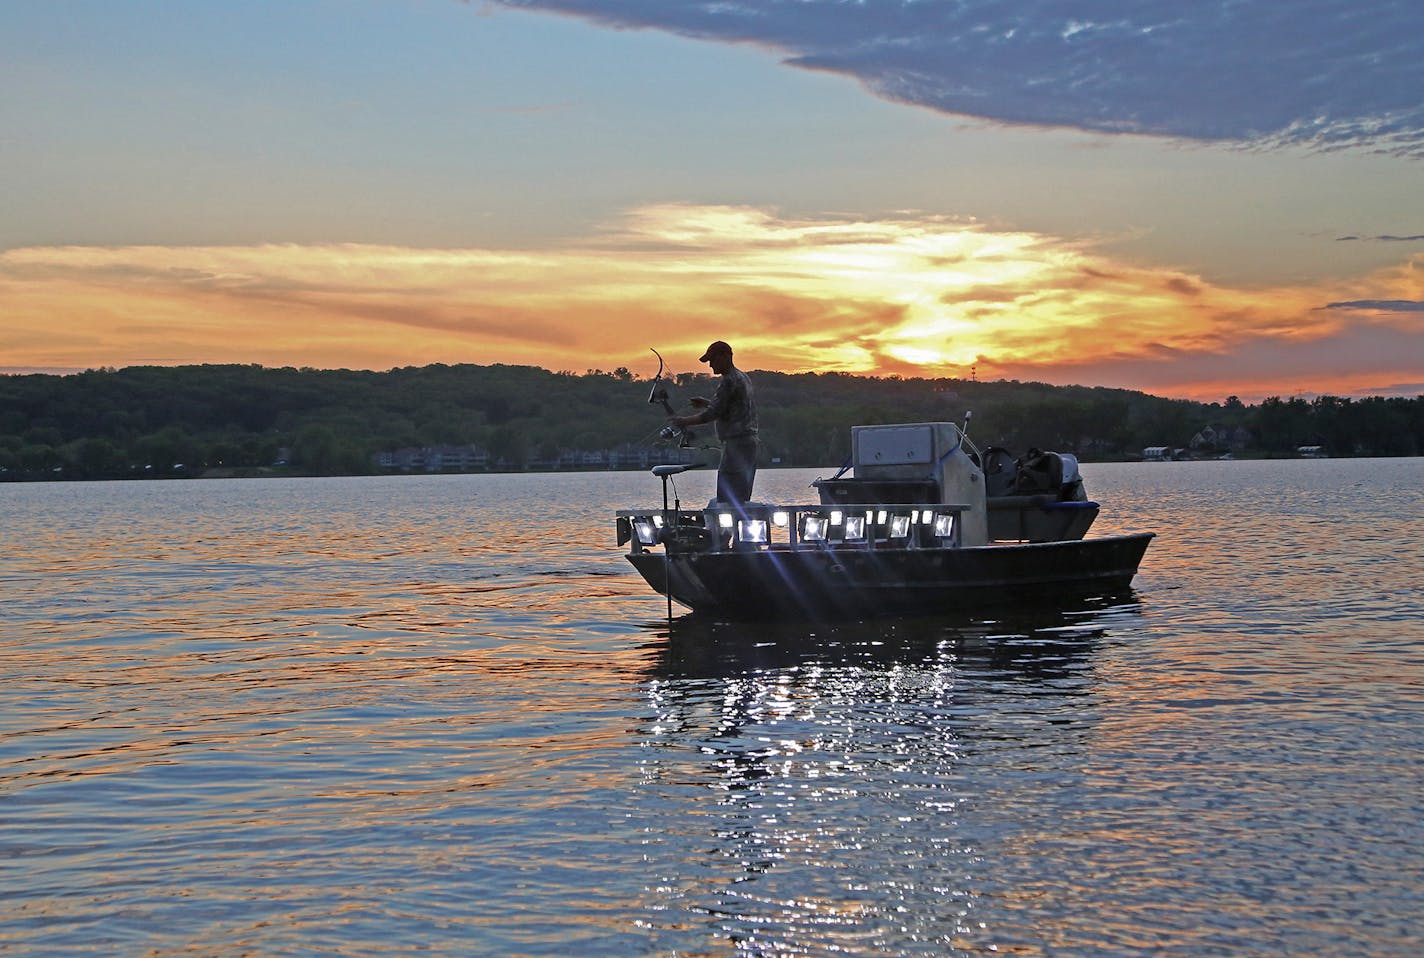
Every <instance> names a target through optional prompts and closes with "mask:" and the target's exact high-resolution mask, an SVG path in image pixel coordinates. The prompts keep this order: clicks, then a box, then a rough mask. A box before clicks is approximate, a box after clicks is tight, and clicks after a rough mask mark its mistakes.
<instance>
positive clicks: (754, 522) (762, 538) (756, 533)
mask: <svg viewBox="0 0 1424 958" xmlns="http://www.w3.org/2000/svg"><path fill="white" fill-rule="evenodd" d="M737 539H738V540H740V541H741V542H759V543H764V542H766V520H765V519H743V520H742V521H741V522H739V523H737Z"/></svg>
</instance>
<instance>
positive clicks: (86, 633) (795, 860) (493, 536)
mask: <svg viewBox="0 0 1424 958" xmlns="http://www.w3.org/2000/svg"><path fill="white" fill-rule="evenodd" d="M831 471H833V470H823V471H821V473H819V474H827V475H828V474H829V473H830V472H831ZM1084 472H1085V475H1086V478H1087V481H1088V484H1089V492H1090V494H1091V495H1092V497H1093V498H1096V499H1099V500H1100V501H1102V502H1103V504H1104V513H1103V516H1102V517H1101V518H1100V519H1099V522H1098V526H1097V527H1096V529H1095V531H1096V532H1127V531H1139V530H1151V531H1156V532H1157V533H1158V538H1157V539H1156V540H1155V541H1154V543H1153V545H1152V547H1151V548H1150V549H1149V550H1148V553H1147V558H1146V560H1145V562H1144V564H1143V567H1142V571H1141V574H1140V575H1139V576H1138V578H1137V580H1136V589H1135V594H1134V595H1132V596H1131V597H1129V598H1127V599H1121V598H1120V599H1118V600H1115V601H1112V602H1106V601H1100V602H1096V603H1082V602H1080V603H1078V604H1076V605H1073V606H1069V607H1057V608H1053V607H1050V608H1037V609H1034V608H1027V609H1022V610H1015V611H1012V612H1008V613H1005V612H998V613H995V614H994V615H992V616H978V617H970V616H966V617H964V618H962V619H958V620H945V619H936V620H923V619H917V620H910V621H890V622H875V623H868V624H862V623H847V624H844V625H842V626H840V627H834V628H825V627H814V628H812V627H808V626H798V625H794V624H783V625H778V626H765V625H723V624H717V623H702V622H697V621H693V620H691V619H686V618H678V619H675V620H674V621H673V622H672V623H671V624H669V622H668V621H667V620H666V618H665V607H664V601H663V599H662V597H660V596H657V595H655V594H654V593H652V592H651V591H649V590H647V589H646V587H645V586H644V585H643V584H642V582H641V580H640V579H639V578H638V577H637V575H636V574H635V573H634V572H633V570H632V568H631V566H629V565H628V564H627V563H626V562H625V561H624V560H623V559H622V557H621V551H620V550H619V549H618V548H616V547H615V545H614V530H613V520H612V511H613V510H614V509H616V508H620V507H632V506H637V505H643V504H645V503H648V502H654V501H657V502H660V501H661V494H660V490H659V485H658V483H657V481H656V480H655V479H653V478H652V477H651V476H649V475H647V474H644V473H633V474H630V473H619V474H577V475H529V476H450V477H401V478H361V479H309V480H266V481H259V480H247V481H202V482H134V483H73V484H69V483H65V484H33V485H18V484H0V540H3V541H0V546H3V548H0V598H3V604H0V677H3V683H0V952H3V953H5V954H14V955H30V954H65V955H73V954H99V955H151V956H166V955H218V956H225V955H383V954H391V955H407V954H414V953H434V954H447V955H486V954H487V955H555V954H557V955H618V956H622V955H703V956H705V955H734V954H743V955H817V956H819V955H867V956H868V955H876V956H878V955H952V954H974V955H977V954H990V953H997V954H1016V955H1053V956H1065V955H1085V956H1086V955H1092V956H1101V955H1141V954H1147V953H1151V954H1156V955H1182V956H1187V955H1190V956H1201V955H1263V956H1264V955H1281V954H1301V955H1304V954H1309V955H1350V956H1383V955H1391V956H1393V955H1398V956H1404V955H1413V954H1417V953H1419V952H1420V949H1421V948H1424V763H1421V755H1424V600H1422V599H1421V597H1424V545H1421V544H1422V543H1424V460H1421V459H1409V460H1323V461H1291V462H1221V463H1150V464H1147V463H1144V464H1113V465H1088V466H1085V467H1084ZM816 475H818V472H817V471H799V470H798V471H782V472H764V473H762V475H761V476H759V477H758V495H759V498H763V499H768V500H781V501H787V502H797V501H807V500H809V499H811V498H812V497H813V496H814V490H810V489H808V488H807V483H808V482H809V481H810V480H811V479H812V478H814V477H815V476H816ZM711 480H712V476H711V474H710V473H692V474H689V475H688V476H685V477H681V479H680V487H679V490H678V491H679V493H680V495H681V496H682V498H683V500H684V501H685V502H697V501H701V500H705V499H706V498H707V496H708V494H709V492H710V483H711Z"/></svg>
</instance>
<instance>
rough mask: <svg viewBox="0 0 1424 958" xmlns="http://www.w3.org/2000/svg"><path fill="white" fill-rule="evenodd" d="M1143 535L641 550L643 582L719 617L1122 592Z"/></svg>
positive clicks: (956, 606) (967, 606)
mask: <svg viewBox="0 0 1424 958" xmlns="http://www.w3.org/2000/svg"><path fill="white" fill-rule="evenodd" d="M1151 540H1152V534H1151V533H1142V534H1140V535H1129V536H1109V537H1102V538H1096V539H1080V540H1073V541H1067V542H1044V543H1014V544H991V545H986V546H973V547H968V548H942V549H941V548H915V549H897V550H892V549H846V548H839V549H808V548H805V547H802V548H799V549H789V548H769V549H759V550H748V551H740V550H731V551H696V550H689V551H678V550H672V551H670V552H669V553H666V554H665V553H663V552H654V551H642V552H634V553H631V554H629V555H628V557H627V558H628V561H629V562H631V563H632V564H633V566H634V568H636V569H637V570H638V572H639V573H640V574H641V575H642V576H643V578H644V579H645V580H646V581H647V583H648V584H649V585H650V586H652V587H653V589H655V590H656V591H657V592H659V593H661V594H663V595H670V596H671V597H672V598H673V599H675V600H676V601H677V602H679V603H681V604H682V605H685V606H687V607H688V608H690V609H692V610H693V611H694V612H697V613H701V614H708V615H716V616H722V617H727V618H739V619H758V618H784V617H788V616H795V617H800V618H841V619H843V618H846V617H857V618H861V617H872V616H883V615H917V614H925V613H935V612H959V611H969V610H979V609H981V608H983V607H985V606H988V605H994V604H1003V603H1016V602H1029V601H1040V600H1043V599H1047V598H1053V597H1058V596H1065V595H1084V594H1104V595H1106V594H1113V593H1116V592H1122V591H1126V590H1127V589H1128V588H1129V587H1130V585H1131V582H1132V577H1133V576H1134V575H1135V574H1136V573H1137V567H1138V565H1139V564H1140V563H1141V561H1142V556H1143V554H1144V553H1145V552H1146V550H1147V545H1148V543H1149V542H1150V541H1151Z"/></svg>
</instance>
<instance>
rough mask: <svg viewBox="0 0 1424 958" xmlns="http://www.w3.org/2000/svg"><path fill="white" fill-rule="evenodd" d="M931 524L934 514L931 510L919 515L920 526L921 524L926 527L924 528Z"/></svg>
mask: <svg viewBox="0 0 1424 958" xmlns="http://www.w3.org/2000/svg"><path fill="white" fill-rule="evenodd" d="M931 522H934V512H933V511H931V510H929V509H926V510H925V511H924V512H922V513H920V524H921V525H926V526H927V525H929V524H930V523H931Z"/></svg>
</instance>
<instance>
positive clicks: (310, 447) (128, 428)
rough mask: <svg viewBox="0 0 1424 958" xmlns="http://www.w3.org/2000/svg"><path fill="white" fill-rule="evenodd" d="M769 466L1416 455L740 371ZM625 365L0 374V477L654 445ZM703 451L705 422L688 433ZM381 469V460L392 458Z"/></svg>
mask: <svg viewBox="0 0 1424 958" xmlns="http://www.w3.org/2000/svg"><path fill="white" fill-rule="evenodd" d="M752 378H753V381H754V383H755V387H756V393H757V399H758V405H759V408H760V413H761V429H762V439H763V446H764V458H765V460H766V461H767V462H768V463H777V464H780V465H787V466H793V465H800V466H824V465H837V464H839V463H840V462H842V461H843V460H844V459H845V458H846V456H847V454H848V452H849V443H850V427H851V426H852V425H856V424H873V423H891V422H924V421H941V420H953V421H959V420H962V419H963V417H964V414H965V412H966V411H972V412H973V420H972V423H971V426H970V434H971V436H972V437H973V438H974V439H975V441H976V442H977V443H978V444H979V445H980V446H981V447H983V446H989V445H999V446H1004V447H1007V448H1008V449H1010V450H1012V451H1014V452H1016V453H1021V452H1023V451H1025V450H1027V449H1028V448H1029V447H1030V446H1037V447H1039V448H1044V449H1054V450H1058V451H1063V452H1073V453H1076V454H1077V455H1078V456H1079V457H1080V458H1082V459H1084V460H1095V459H1097V460H1101V459H1118V458H1131V457H1134V456H1136V455H1140V454H1141V452H1142V450H1143V449H1144V448H1145V447H1149V446H1167V447H1173V448H1181V449H1183V450H1186V449H1190V448H1192V447H1193V442H1194V440H1195V453H1196V454H1199V455H1219V454H1221V453H1224V452H1232V453H1235V454H1242V455H1292V454H1294V453H1295V450H1296V449H1297V448H1298V447H1300V446H1305V445H1319V446H1322V447H1324V449H1325V450H1326V451H1327V452H1328V453H1329V454H1333V455H1418V454H1420V452H1421V451H1422V450H1424V397H1419V398H1416V399H1382V398H1381V399H1365V400H1356V401H1350V400H1345V399H1336V398H1332V397H1323V398H1320V399H1315V400H1312V401H1306V400H1303V399H1289V400H1281V399H1268V400H1267V401H1266V402H1264V403H1262V404H1260V405H1258V406H1244V405H1242V404H1241V403H1239V402H1237V401H1235V399H1234V398H1230V399H1228V400H1227V401H1226V402H1224V403H1222V404H1216V403H1212V404H1202V403H1195V402H1187V401H1183V400H1169V399H1161V398H1158V397H1154V396H1149V395H1145V394H1143V393H1138V392H1132V391H1128V390H1121V389H1103V388H1088V387H1077V386H1069V387H1055V386H1048V385H1044V384H1041V383H1020V382H1002V381H999V382H969V381H964V380H956V379H901V378H873V377H861V376H849V375H843V374H838V373H827V374H813V373H807V374H798V375H788V374H784V373H771V372H753V373H752ZM714 388H715V377H711V376H708V375H704V374H696V375H694V374H686V373H685V374H680V375H678V376H677V377H676V381H675V382H673V383H671V384H670V393H671V399H672V402H673V404H674V406H675V407H680V409H686V408H687V400H688V399H689V398H690V397H691V396H695V395H707V396H710V395H711V393H712V391H713V389H714ZM648 392H649V381H648V380H641V379H638V378H636V377H634V376H633V375H631V374H630V373H629V372H628V371H627V370H625V369H618V370H615V371H614V372H603V371H600V370H592V371H589V372H586V373H583V374H573V373H568V372H558V373H556V372H550V371H548V370H544V369H538V368H535V367H530V366H503V365H495V366H471V365H462V366H444V365H435V366H425V367H421V368H415V367H407V368H403V369H393V370H390V371H388V372H365V371H353V370H345V369H340V370H321V369H292V368H283V369H269V368H263V367H260V366H214V365H204V366H173V367H159V366H135V367H130V368H126V369H105V370H91V371H88V372H84V373H78V374H74V375H66V376H53V375H10V376H0V478H3V479H12V480H13V479H95V478H124V477H133V476H154V475H199V474H214V473H218V474H239V475H242V474H253V473H259V472H262V473H267V472H287V473H296V474H309V475H333V474H360V473H369V472H376V471H380V470H381V469H382V466H381V464H380V459H379V456H380V454H381V453H383V452H385V453H390V452H392V451H395V450H400V449H403V448H405V449H409V448H421V447H435V446H443V447H465V448H470V447H473V448H475V449H477V450H478V451H479V453H480V460H479V461H480V462H481V464H482V467H484V468H498V469H525V468H549V467H551V465H552V464H556V463H558V462H559V461H560V457H561V455H562V458H563V461H564V462H565V463H568V462H570V461H574V460H576V459H578V458H579V456H578V455H571V454H575V453H576V454H588V455H584V456H583V457H582V459H583V461H585V462H591V463H597V462H600V461H603V460H601V459H599V455H601V454H603V453H605V452H607V451H609V450H616V449H619V448H624V449H628V448H635V449H636V448H638V447H644V446H649V445H656V444H658V442H659V440H658V438H657V434H658V430H659V428H660V427H661V426H662V424H663V421H664V418H665V413H664V412H663V411H662V409H661V408H660V407H656V406H650V405H649V404H648V402H647V399H648ZM702 432H703V433H705V434H706V435H705V436H704V437H703V438H704V439H710V433H711V430H710V427H704V429H703V430H702ZM387 461H388V462H389V457H387Z"/></svg>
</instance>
